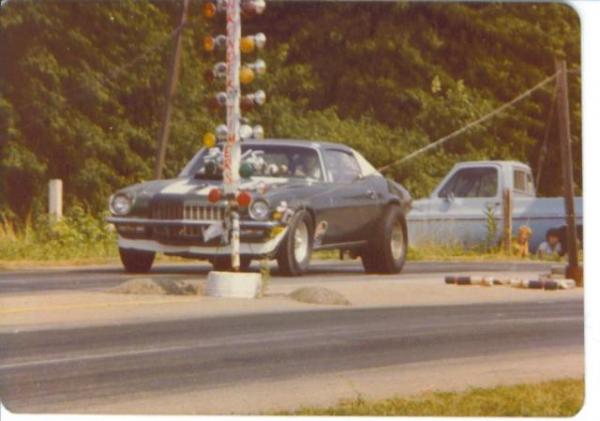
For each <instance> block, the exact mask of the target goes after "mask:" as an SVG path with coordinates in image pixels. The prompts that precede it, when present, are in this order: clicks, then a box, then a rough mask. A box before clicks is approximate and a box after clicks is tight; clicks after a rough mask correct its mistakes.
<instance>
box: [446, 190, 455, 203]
mask: <svg viewBox="0 0 600 421" xmlns="http://www.w3.org/2000/svg"><path fill="white" fill-rule="evenodd" d="M444 199H445V200H446V202H448V203H452V202H454V193H453V192H448V193H446V194H445V195H444Z"/></svg>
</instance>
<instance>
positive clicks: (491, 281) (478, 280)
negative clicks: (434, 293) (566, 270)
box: [444, 275, 575, 291]
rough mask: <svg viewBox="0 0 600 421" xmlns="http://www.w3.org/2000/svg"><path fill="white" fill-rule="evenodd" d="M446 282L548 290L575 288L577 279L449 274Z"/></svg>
mask: <svg viewBox="0 0 600 421" xmlns="http://www.w3.org/2000/svg"><path fill="white" fill-rule="evenodd" d="M444 283H445V284H447V285H479V286H486V287H491V286H494V285H500V286H510V287H512V288H523V289H543V290H547V291H555V290H559V289H563V290H565V289H573V288H575V281H574V280H572V279H560V280H557V279H548V278H547V277H544V275H540V278H539V279H532V280H523V279H498V278H493V277H490V276H484V277H481V276H455V275H449V276H446V277H445V278H444Z"/></svg>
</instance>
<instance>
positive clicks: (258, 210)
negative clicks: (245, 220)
mask: <svg viewBox="0 0 600 421" xmlns="http://www.w3.org/2000/svg"><path fill="white" fill-rule="evenodd" d="M248 213H249V214H250V217H251V218H252V219H255V220H257V221H266V220H267V219H269V214H270V213H271V208H270V207H269V204H268V203H267V202H265V201H264V200H255V201H254V202H252V205H250V208H249V209H248Z"/></svg>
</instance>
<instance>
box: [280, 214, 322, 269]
mask: <svg viewBox="0 0 600 421" xmlns="http://www.w3.org/2000/svg"><path fill="white" fill-rule="evenodd" d="M313 231H314V227H313V222H312V218H311V217H310V214H309V213H308V212H307V211H305V210H300V211H298V212H296V214H295V215H294V216H293V217H292V219H291V221H290V223H289V225H288V232H287V233H286V235H285V237H284V238H283V240H282V241H281V244H280V246H279V250H278V252H277V264H278V266H279V270H280V271H281V273H282V274H284V275H286V276H300V275H302V274H303V273H305V272H306V271H307V270H308V266H309V264H310V258H311V255H312V248H313Z"/></svg>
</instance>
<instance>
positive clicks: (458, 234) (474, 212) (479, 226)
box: [429, 166, 502, 245]
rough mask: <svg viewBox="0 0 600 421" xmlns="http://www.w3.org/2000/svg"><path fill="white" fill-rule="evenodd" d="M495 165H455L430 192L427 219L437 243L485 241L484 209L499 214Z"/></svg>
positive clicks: (499, 192)
mask: <svg viewBox="0 0 600 421" xmlns="http://www.w3.org/2000/svg"><path fill="white" fill-rule="evenodd" d="M501 203H502V202H501V188H500V176H499V167H497V166H474V167H464V168H459V169H458V170H457V171H455V172H454V174H452V175H451V176H450V177H449V178H448V179H447V181H446V182H445V183H443V185H442V186H440V188H439V189H438V190H436V191H435V192H434V193H433V197H432V199H431V205H430V208H429V220H430V223H431V224H433V226H432V227H431V228H433V230H434V231H435V238H436V239H437V242H439V243H445V244H448V243H462V244H465V245H473V244H478V243H481V242H482V241H485V238H486V235H487V225H486V211H487V209H491V210H492V211H493V212H494V215H495V217H496V218H497V219H499V218H500V217H501V211H502V209H501Z"/></svg>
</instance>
